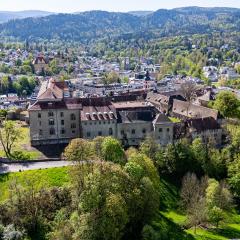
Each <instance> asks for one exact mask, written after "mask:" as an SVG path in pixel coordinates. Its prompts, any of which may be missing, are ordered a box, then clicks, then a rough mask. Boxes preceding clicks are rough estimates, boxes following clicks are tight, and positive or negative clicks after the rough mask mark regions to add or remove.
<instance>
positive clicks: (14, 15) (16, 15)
mask: <svg viewBox="0 0 240 240" xmlns="http://www.w3.org/2000/svg"><path fill="white" fill-rule="evenodd" d="M51 14H53V13H51V12H46V11H39V10H28V11H18V12H12V11H0V23H3V22H7V21H9V20H13V19H22V18H28V17H45V16H48V15H51Z"/></svg>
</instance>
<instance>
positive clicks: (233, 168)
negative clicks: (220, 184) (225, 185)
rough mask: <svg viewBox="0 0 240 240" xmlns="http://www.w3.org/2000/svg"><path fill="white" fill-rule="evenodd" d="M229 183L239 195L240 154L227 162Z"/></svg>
mask: <svg viewBox="0 0 240 240" xmlns="http://www.w3.org/2000/svg"><path fill="white" fill-rule="evenodd" d="M228 177H229V184H230V186H231V188H232V189H233V191H234V193H235V194H236V195H237V196H240V155H237V156H235V159H234V161H233V162H230V163H228Z"/></svg>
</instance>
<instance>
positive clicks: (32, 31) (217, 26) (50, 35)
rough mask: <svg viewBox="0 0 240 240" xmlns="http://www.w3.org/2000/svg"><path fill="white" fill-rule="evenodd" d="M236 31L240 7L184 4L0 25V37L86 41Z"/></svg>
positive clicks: (239, 27) (20, 20) (239, 18)
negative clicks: (183, 5)
mask: <svg viewBox="0 0 240 240" xmlns="http://www.w3.org/2000/svg"><path fill="white" fill-rule="evenodd" d="M214 31H218V32H224V31H240V9H234V8H199V7H187V8H178V9H172V10H164V9H160V10H158V11H156V12H153V13H149V14H143V15H141V14H140V15H138V14H131V13H113V12H105V11H90V12H84V13H79V14H58V15H50V16H46V17H41V18H26V19H18V20H11V21H9V22H7V23H3V24H1V25H0V33H1V35H2V36H13V37H17V38H19V39H21V40H25V39H39V38H41V39H56V38H59V39H61V40H68V41H69V40H74V41H89V40H96V39H99V38H104V37H107V36H111V37H112V36H120V35H123V34H129V33H131V34H133V35H136V36H139V34H141V36H145V37H148V36H151V37H154V36H156V37H159V36H172V35H179V34H181V35H182V34H195V33H211V32H214Z"/></svg>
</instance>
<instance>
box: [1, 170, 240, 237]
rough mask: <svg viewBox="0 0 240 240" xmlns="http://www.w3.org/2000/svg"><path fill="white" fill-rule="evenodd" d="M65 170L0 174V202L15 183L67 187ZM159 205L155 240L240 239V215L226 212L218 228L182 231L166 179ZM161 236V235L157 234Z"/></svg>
mask: <svg viewBox="0 0 240 240" xmlns="http://www.w3.org/2000/svg"><path fill="white" fill-rule="evenodd" d="M68 170H69V168H68V167H63V168H52V169H44V170H33V171H25V172H18V173H10V174H4V175H0V202H3V201H4V200H6V199H7V198H8V195H9V184H11V182H13V181H17V182H18V183H19V184H22V185H26V184H28V181H29V182H34V185H35V186H36V187H39V188H41V187H42V186H44V187H53V186H58V187H61V186H66V185H67V184H68V183H69V175H68ZM160 191H161V206H160V211H159V213H158V214H157V217H156V218H155V220H154V221H153V222H152V224H151V227H152V228H153V229H154V232H155V233H156V236H157V238H156V239H166V238H162V234H165V235H167V236H168V239H169V240H227V239H236V238H240V215H238V214H237V213H227V218H226V221H225V223H224V224H223V225H220V227H219V229H216V228H213V227H212V228H209V229H203V228H198V229H197V233H196V235H195V234H194V230H193V229H185V228H184V225H185V222H186V219H187V218H186V216H185V215H184V214H182V212H180V211H178V202H179V197H178V189H177V188H176V187H175V186H174V185H172V184H169V183H168V182H167V181H165V180H161V185H160ZM160 233H161V234H160Z"/></svg>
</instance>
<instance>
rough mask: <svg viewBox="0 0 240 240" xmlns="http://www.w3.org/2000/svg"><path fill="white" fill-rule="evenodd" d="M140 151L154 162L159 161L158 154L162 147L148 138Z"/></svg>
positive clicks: (151, 138)
mask: <svg viewBox="0 0 240 240" xmlns="http://www.w3.org/2000/svg"><path fill="white" fill-rule="evenodd" d="M140 151H141V152H142V153H143V154H146V155H147V156H148V157H149V158H150V159H152V160H153V161H157V153H158V152H159V151H160V145H159V144H158V143H157V142H156V140H155V139H154V138H153V137H147V138H146V140H145V141H143V142H142V143H141V146H140Z"/></svg>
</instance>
